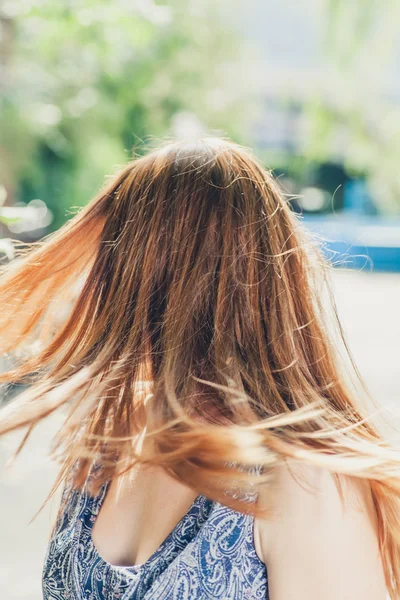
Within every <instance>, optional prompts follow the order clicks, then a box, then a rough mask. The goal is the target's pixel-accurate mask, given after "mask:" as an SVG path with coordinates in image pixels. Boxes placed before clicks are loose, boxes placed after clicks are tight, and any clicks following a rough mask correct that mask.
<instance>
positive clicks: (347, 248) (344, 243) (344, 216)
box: [303, 211, 400, 272]
mask: <svg viewBox="0 0 400 600" xmlns="http://www.w3.org/2000/svg"><path fill="white" fill-rule="evenodd" d="M303 222H304V224H305V225H306V226H307V227H308V228H309V229H310V230H311V231H313V232H315V233H316V234H318V235H319V236H321V237H322V238H323V240H324V242H323V249H324V252H325V253H326V255H327V256H328V258H329V259H330V260H331V261H332V262H333V264H334V265H335V266H339V267H345V268H346V267H347V268H352V269H364V270H366V271H391V272H400V218H395V219H393V218H388V217H377V216H369V215H365V214H364V215H363V214H360V213H358V214H357V211H354V212H353V211H349V212H346V213H341V214H331V215H310V214H305V215H304V218H303Z"/></svg>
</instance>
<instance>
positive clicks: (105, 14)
mask: <svg viewBox="0 0 400 600" xmlns="http://www.w3.org/2000/svg"><path fill="white" fill-rule="evenodd" d="M222 4H224V2H223V1H221V2H220V3H216V2H215V1H211V0H198V1H196V2H193V1H188V0H172V1H169V2H158V3H155V2H153V1H152V0H148V1H147V2H140V3H139V2H138V3H135V2H128V1H126V0H113V2H109V0H80V1H79V2H75V1H69V2H67V1H66V0H64V1H61V2H54V1H53V0H40V1H38V0H24V1H23V0H20V1H19V3H15V4H14V3H13V4H12V11H10V15H9V16H7V13H6V18H7V19H8V20H9V21H11V22H12V31H13V40H12V54H13V55H12V62H10V65H9V72H10V77H9V78H8V80H7V83H6V85H5V86H4V88H3V97H2V110H3V116H4V117H5V118H4V123H5V127H4V128H3V130H2V131H1V133H0V153H1V155H2V159H3V160H2V161H1V163H2V166H1V167H0V181H3V182H4V183H5V185H6V186H7V187H8V189H9V190H10V189H11V195H12V196H15V197H17V198H18V200H23V201H29V200H31V199H32V198H41V199H42V200H44V201H45V202H46V204H47V205H48V206H49V208H50V209H51V210H52V212H53V214H54V216H55V219H54V221H53V224H52V227H54V228H56V227H58V226H59V225H60V224H61V223H62V222H63V221H64V220H65V219H66V217H67V209H68V208H69V207H70V206H79V205H82V204H85V203H86V202H87V201H88V199H89V198H90V197H91V196H92V195H93V194H94V193H96V191H97V190H98V188H99V186H100V184H101V183H102V181H103V179H104V176H105V175H106V174H107V173H108V172H109V171H110V169H112V168H113V166H116V165H118V164H120V163H122V162H125V161H126V160H127V159H128V158H129V157H130V156H131V153H132V148H135V150H136V151H139V152H140V151H141V149H142V148H143V145H144V144H145V143H146V142H147V141H148V140H149V139H152V138H154V137H155V138H158V137H160V136H166V135H174V134H175V129H176V120H177V115H178V116H179V115H182V114H183V115H194V117H192V119H194V118H196V119H198V120H199V122H200V123H201V125H202V127H204V128H205V129H206V130H208V131H214V132H216V131H218V132H219V133H220V132H221V131H222V132H223V133H226V134H228V135H230V136H233V137H235V138H236V139H239V141H240V139H241V137H242V132H243V130H244V128H245V124H246V119H247V118H248V114H249V111H248V107H249V102H251V97H249V94H248V93H247V90H246V75H245V70H244V64H240V58H239V57H240V56H241V55H240V52H239V48H238V43H237V36H234V34H233V33H232V32H230V31H229V30H227V28H226V27H225V25H224V22H223V18H222V13H221V11H220V9H221V7H222V6H221V5H222ZM246 93H247V96H245V94H246ZM174 127H175V129H174ZM13 188H14V189H13Z"/></svg>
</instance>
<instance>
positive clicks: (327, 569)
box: [255, 462, 386, 600]
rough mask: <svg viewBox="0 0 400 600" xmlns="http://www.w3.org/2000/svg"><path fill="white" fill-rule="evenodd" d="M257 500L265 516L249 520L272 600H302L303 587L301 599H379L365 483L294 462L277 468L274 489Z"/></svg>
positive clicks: (373, 522) (381, 590)
mask: <svg viewBox="0 0 400 600" xmlns="http://www.w3.org/2000/svg"><path fill="white" fill-rule="evenodd" d="M336 482H338V485H337V483H336ZM259 502H260V504H261V505H265V507H266V508H267V509H268V511H269V512H268V518H263V519H261V518H256V519H255V543H256V545H257V546H258V548H257V550H258V553H259V554H260V558H262V560H263V561H264V562H265V563H266V565H267V567H268V572H269V578H270V583H271V585H272V587H273V588H274V589H275V591H276V593H275V595H274V597H276V598H277V600H279V599H280V598H287V597H292V594H293V597H294V595H295V594H297V596H296V597H298V599H299V600H302V598H303V596H302V595H301V593H300V591H299V590H302V589H304V590H305V592H304V598H307V600H313V599H314V598H320V597H324V598H326V599H330V598H332V599H333V598H338V597H342V598H361V597H362V598H363V599H364V600H369V599H370V598H371V599H372V598H374V599H375V600H385V597H386V595H385V584H384V577H383V569H382V564H381V560H380V554H379V543H378V535H377V519H376V513H375V510H374V504H373V498H372V494H371V490H370V486H369V483H368V482H367V481H365V480H362V479H360V478H354V477H348V476H344V475H340V476H338V475H334V474H333V473H332V472H330V471H329V470H327V469H324V468H320V467H314V466H310V465H306V464H303V463H294V462H293V463H288V464H285V465H283V466H281V467H279V469H277V472H276V479H275V484H274V487H273V489H272V490H271V489H270V490H267V488H264V491H263V489H261V492H260V496H259ZM290 571H291V573H292V576H289V577H288V574H289V572H290ZM366 573H368V577H367V576H366ZM291 586H293V589H292V587H291ZM364 587H365V589H364ZM349 590H351V593H352V594H353V595H350V592H349ZM299 593H300V595H299ZM374 594H375V595H374Z"/></svg>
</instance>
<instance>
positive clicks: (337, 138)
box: [305, 0, 400, 213]
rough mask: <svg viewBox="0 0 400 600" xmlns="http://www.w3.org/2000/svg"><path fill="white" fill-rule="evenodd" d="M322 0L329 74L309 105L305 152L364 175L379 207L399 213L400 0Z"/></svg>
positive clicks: (326, 63)
mask: <svg viewBox="0 0 400 600" xmlns="http://www.w3.org/2000/svg"><path fill="white" fill-rule="evenodd" d="M324 1H325V6H326V12H325V17H326V30H325V32H324V33H325V35H324V39H325V42H326V43H325V50H326V54H325V57H324V74H323V77H321V80H320V87H319V89H318V88H317V89H316V90H315V94H314V96H313V98H312V100H311V101H310V102H308V104H307V106H306V117H307V119H308V123H309V125H310V135H309V136H308V143H307V144H306V147H305V153H306V155H307V157H308V158H309V159H310V160H318V161H323V160H329V159H330V160H335V159H338V160H340V161H343V162H344V164H345V166H346V168H347V171H348V172H349V173H352V174H363V175H366V176H367V178H368V179H369V183H370V186H371V189H372V192H373V194H374V196H375V199H376V201H377V203H378V205H379V206H380V208H381V210H382V211H383V212H396V213H398V210H399V205H400V171H399V169H398V167H397V165H398V161H399V148H400V106H399V104H398V103H396V102H393V97H392V96H393V76H394V74H395V73H396V71H397V67H396V56H397V52H398V40H399V37H398V33H399V27H398V24H399V22H400V3H399V2H398V0H383V1H382V2H374V1H373V0H354V1H352V2H348V1H346V0H324Z"/></svg>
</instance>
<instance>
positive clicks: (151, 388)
mask: <svg viewBox="0 0 400 600" xmlns="http://www.w3.org/2000/svg"><path fill="white" fill-rule="evenodd" d="M20 254H21V256H20V257H19V259H18V260H16V261H14V262H13V263H12V264H10V265H8V266H6V267H4V269H3V271H4V272H3V275H2V279H1V281H0V300H1V306H2V314H1V325H2V327H1V331H2V336H1V339H2V351H3V353H6V352H11V351H15V350H16V349H19V348H21V351H20V352H19V353H15V354H16V356H17V357H18V359H15V360H18V362H17V363H16V365H15V367H14V368H13V369H12V370H9V371H8V372H6V373H4V374H2V376H1V379H0V382H13V381H14V382H17V381H18V382H21V381H22V382H24V383H30V384H31V385H30V386H29V387H28V388H27V389H26V390H25V391H24V392H23V393H22V394H20V396H19V397H18V398H17V399H16V400H15V401H14V402H12V403H10V404H9V405H8V406H6V407H5V408H4V409H3V411H2V413H1V418H0V433H5V432H7V431H10V430H13V429H16V428H18V427H23V426H27V427H28V429H27V435H26V436H25V439H24V441H25V440H26V437H27V436H28V435H29V433H30V432H31V430H32V428H33V427H34V426H35V425H36V424H37V423H38V422H39V421H40V420H41V419H43V418H44V417H45V416H47V415H49V414H50V413H52V412H53V411H55V410H56V409H58V408H59V407H61V406H65V407H67V408H68V414H67V416H66V418H65V420H64V422H63V425H62V427H61V429H60V431H59V432H58V433H57V436H56V438H55V442H54V452H55V454H56V456H57V458H58V459H59V460H61V461H62V464H63V467H62V469H61V473H60V477H59V480H58V484H60V483H61V482H63V489H64V492H63V496H62V502H61V507H60V511H59V514H58V518H57V523H56V525H55V528H54V531H53V533H52V538H51V541H50V544H49V549H48V552H47V556H46V561H45V568H44V573H43V591H44V598H45V599H46V600H61V599H64V598H68V599H74V600H75V599H89V598H90V599H91V600H110V599H111V598H113V599H114V598H119V599H125V600H132V599H145V600H150V599H151V600H154V599H157V600H165V599H172V598H174V599H180V600H189V599H190V600H192V599H193V600H198V599H206V598H207V599H208V598H219V599H221V600H228V599H231V600H238V599H243V598H247V599H254V600H255V599H261V598H263V599H265V598H270V600H291V599H296V600H317V599H318V600H321V598H323V599H324V600H334V599H335V600H338V599H340V600H346V599H349V600H350V599H351V600H361V599H362V600H384V598H385V597H386V591H387V592H388V593H389V595H390V598H391V599H395V598H396V599H397V598H399V597H400V483H399V481H400V480H399V474H400V458H399V453H398V452H396V451H395V449H393V448H391V447H390V446H389V444H388V443H387V442H385V441H384V440H383V439H382V437H381V434H380V433H379V432H378V428H377V426H376V425H373V424H372V423H371V415H367V414H366V411H365V410H364V409H363V408H362V406H361V405H360V406H359V403H358V402H357V401H356V400H355V399H354V398H353V396H352V392H351V389H350V387H349V384H348V383H347V382H346V380H345V378H344V376H343V374H342V368H341V365H340V362H338V360H337V354H338V352H337V351H336V348H337V342H336V343H335V342H333V339H335V338H334V337H333V333H332V332H331V333H328V329H330V328H328V326H327V321H326V319H327V318H328V317H329V315H330V313H329V314H328V315H327V314H326V313H325V312H324V310H323V304H325V303H323V302H322V300H321V298H322V294H323V292H324V290H325V289H326V286H325V283H326V282H325V279H326V278H325V271H326V269H325V263H324V261H323V259H322V257H321V256H320V255H319V252H318V249H317V247H316V245H315V244H314V243H313V242H312V240H310V239H308V238H307V236H306V234H305V232H304V231H303V230H302V228H301V226H300V224H299V221H298V220H297V218H296V216H295V215H294V214H293V213H292V211H291V209H290V207H289V204H288V202H287V201H286V199H285V198H284V195H283V194H282V193H281V192H280V190H279V188H278V186H277V184H276V182H275V181H274V179H273V178H272V176H271V174H270V173H267V172H265V171H264V170H263V168H262V167H261V166H260V165H259V163H258V162H257V161H256V159H255V158H253V157H252V155H251V153H250V152H249V151H247V150H246V149H244V148H242V147H240V146H238V145H236V144H234V143H232V142H229V141H226V140H223V139H216V138H211V137H210V138H204V139H201V140H198V141H194V142H171V143H167V144H164V145H162V146H161V147H160V148H158V149H156V150H153V151H151V152H150V153H148V154H147V155H146V156H143V157H141V158H137V159H136V160H133V161H132V162H131V163H129V164H127V165H126V166H125V167H123V168H122V170H121V171H120V172H119V173H118V174H117V175H116V176H114V177H112V178H111V179H110V181H109V182H108V184H107V185H106V187H105V188H104V189H103V190H102V191H101V192H100V193H99V195H98V196H97V197H96V198H94V199H93V200H92V201H91V202H90V203H89V204H88V205H87V206H86V207H85V208H84V209H82V210H81V211H80V212H79V213H78V214H77V215H75V216H74V217H73V218H72V219H71V220H70V221H69V222H68V223H67V224H66V225H64V226H63V227H62V228H61V229H60V230H59V231H58V232H57V233H54V234H52V235H50V236H48V237H47V239H45V240H44V241H43V242H41V243H39V244H38V245H37V246H36V247H35V248H33V249H30V250H29V252H22V251H21V252H20ZM67 305H68V306H70V307H71V308H70V310H69V312H68V313H67V314H65V306H67ZM60 315H63V316H62V317H61V316H60ZM60 320H61V322H60ZM30 340H31V341H33V340H34V341H35V347H36V348H37V347H38V344H39V351H38V353H37V354H36V355H27V353H26V351H25V354H23V349H24V348H26V347H27V342H29V341H30ZM55 487H57V482H56V486H55Z"/></svg>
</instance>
